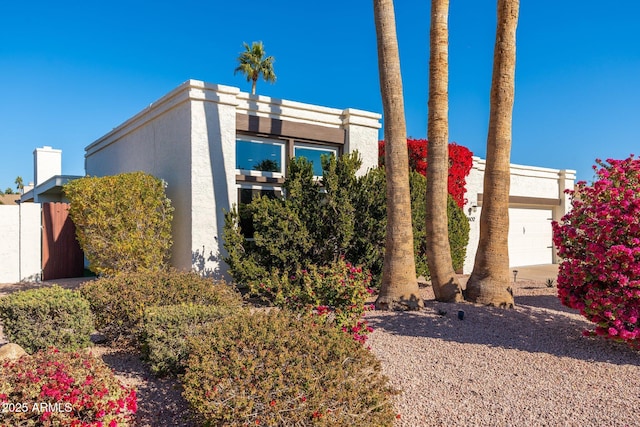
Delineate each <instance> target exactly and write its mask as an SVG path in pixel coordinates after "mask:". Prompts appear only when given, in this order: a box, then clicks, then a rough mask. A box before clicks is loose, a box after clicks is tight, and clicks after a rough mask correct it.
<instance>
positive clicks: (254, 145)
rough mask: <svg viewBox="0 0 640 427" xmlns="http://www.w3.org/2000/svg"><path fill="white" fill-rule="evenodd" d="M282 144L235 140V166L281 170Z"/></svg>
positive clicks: (280, 171)
mask: <svg viewBox="0 0 640 427" xmlns="http://www.w3.org/2000/svg"><path fill="white" fill-rule="evenodd" d="M283 149H284V146H283V144H280V143H271V142H256V141H246V140H242V139H238V140H236V168H237V169H243V170H254V171H261V172H278V173H283V170H282V166H283V165H282V151H283Z"/></svg>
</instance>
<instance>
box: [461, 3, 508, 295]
mask: <svg viewBox="0 0 640 427" xmlns="http://www.w3.org/2000/svg"><path fill="white" fill-rule="evenodd" d="M519 6H520V1H519V0H498V25H497V30H496V43H495V48H494V54H493V78H492V80H491V111H490V113H489V135H488V137H487V165H486V170H485V174H484V190H483V191H484V196H483V200H482V211H481V213H480V242H479V243H478V252H477V253H476V259H475V264H474V266H473V272H472V273H471V277H470V278H469V281H468V283H467V289H466V291H465V297H466V298H467V299H468V300H469V301H472V302H477V303H481V304H486V305H493V306H498V307H513V292H512V290H511V287H510V277H509V276H510V275H509V242H508V234H509V186H510V180H511V174H510V157H511V125H512V120H513V100H514V93H515V68H516V27H517V25H518V8H519Z"/></svg>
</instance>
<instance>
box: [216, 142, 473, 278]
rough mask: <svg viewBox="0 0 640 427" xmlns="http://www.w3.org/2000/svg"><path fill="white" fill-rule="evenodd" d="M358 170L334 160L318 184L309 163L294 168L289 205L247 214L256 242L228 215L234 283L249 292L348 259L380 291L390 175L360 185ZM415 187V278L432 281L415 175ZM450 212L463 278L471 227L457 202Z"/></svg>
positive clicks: (269, 204)
mask: <svg viewBox="0 0 640 427" xmlns="http://www.w3.org/2000/svg"><path fill="white" fill-rule="evenodd" d="M359 167H360V161H359V159H358V157H357V154H352V155H345V156H342V157H340V158H338V159H335V158H333V157H332V158H330V159H327V160H326V161H325V162H324V163H323V168H324V175H323V177H322V180H321V182H320V183H318V182H316V181H315V180H314V179H313V170H312V167H311V164H310V163H309V162H307V161H306V160H305V159H294V160H292V161H291V163H290V166H289V169H288V171H287V179H286V180H285V182H284V185H283V187H284V190H285V194H286V198H281V199H273V198H267V197H258V198H256V199H254V200H253V201H252V202H251V203H250V204H249V205H246V206H243V207H242V214H243V215H246V216H247V217H248V218H250V219H251V222H252V225H253V239H251V240H246V239H245V237H246V236H245V235H244V234H243V230H242V229H241V228H240V227H239V225H238V224H239V215H238V213H237V212H236V211H235V210H234V211H232V212H229V213H227V214H226V217H225V228H224V247H225V249H226V250H227V254H228V256H227V257H226V258H225V262H226V263H227V264H228V265H229V272H230V274H231V275H232V276H233V278H234V280H235V281H236V282H238V283H240V284H242V285H246V286H248V285H249V283H250V282H252V281H264V280H267V279H268V278H269V277H270V276H272V275H273V273H274V272H281V273H283V274H284V273H287V274H293V273H295V272H296V271H299V270H302V269H309V268H310V266H313V265H315V266H324V265H329V264H331V263H333V262H335V261H336V260H338V259H339V258H340V257H344V258H345V259H346V260H348V261H350V262H351V263H353V264H357V265H362V266H363V267H364V268H366V269H367V270H369V271H370V272H371V274H372V278H373V279H372V283H373V285H372V286H373V287H378V286H379V282H380V277H381V275H382V266H383V262H384V245H385V235H386V194H385V191H384V188H385V180H386V177H385V170H384V168H378V169H372V170H369V171H368V172H367V174H365V175H363V176H361V177H358V178H356V176H355V173H356V171H357V170H358V168H359ZM410 187H411V211H412V219H413V236H414V251H415V258H416V270H417V273H418V274H419V275H424V276H425V277H428V276H429V268H428V266H427V260H426V239H427V236H426V223H425V221H426V196H425V194H426V178H425V177H424V176H422V175H420V174H419V173H417V172H411V174H410ZM447 212H448V218H449V243H450V246H451V255H452V259H453V267H454V269H456V270H459V269H461V268H462V266H463V264H464V259H465V256H466V248H467V243H468V241H469V222H468V219H467V217H466V216H465V215H464V212H463V210H462V209H461V208H460V207H459V206H458V205H457V204H456V203H455V201H454V199H453V198H452V197H451V196H449V201H448V207H447ZM278 274H279V273H278Z"/></svg>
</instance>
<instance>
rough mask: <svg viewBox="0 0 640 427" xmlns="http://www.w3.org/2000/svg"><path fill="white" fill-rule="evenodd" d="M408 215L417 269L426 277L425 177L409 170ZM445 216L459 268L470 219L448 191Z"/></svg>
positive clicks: (453, 257)
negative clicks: (409, 195)
mask: <svg viewBox="0 0 640 427" xmlns="http://www.w3.org/2000/svg"><path fill="white" fill-rule="evenodd" d="M410 185H411V216H412V222H413V247H414V251H415V254H416V271H417V273H418V275H423V276H425V277H429V266H428V265H427V240H428V236H427V232H426V221H427V202H426V196H425V195H426V193H427V179H426V178H425V177H424V176H422V175H421V174H419V173H417V172H411V174H410ZM447 217H448V219H449V245H450V247H451V260H452V262H453V269H454V270H455V271H459V270H461V269H462V266H463V265H464V259H465V257H466V256H467V244H468V243H469V230H470V227H469V219H468V218H467V216H466V215H465V214H464V210H463V209H462V208H461V207H460V206H458V204H457V203H456V201H455V199H454V198H453V196H451V194H449V195H448V200H447Z"/></svg>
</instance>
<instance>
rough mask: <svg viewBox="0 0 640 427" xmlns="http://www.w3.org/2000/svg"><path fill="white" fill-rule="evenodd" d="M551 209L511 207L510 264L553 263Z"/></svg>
mask: <svg viewBox="0 0 640 427" xmlns="http://www.w3.org/2000/svg"><path fill="white" fill-rule="evenodd" d="M551 215H552V213H551V210H550V209H524V208H509V264H510V266H511V267H516V266H522V265H536V264H551V263H552V261H553V249H552V244H553V241H552V237H551Z"/></svg>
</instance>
